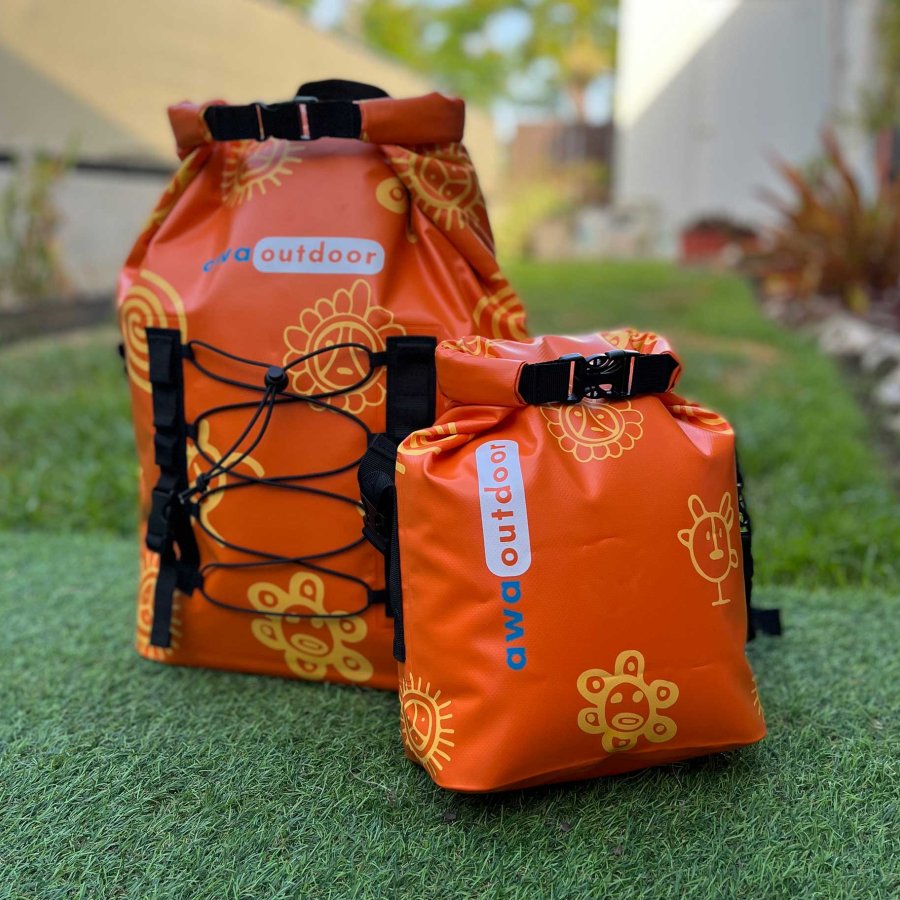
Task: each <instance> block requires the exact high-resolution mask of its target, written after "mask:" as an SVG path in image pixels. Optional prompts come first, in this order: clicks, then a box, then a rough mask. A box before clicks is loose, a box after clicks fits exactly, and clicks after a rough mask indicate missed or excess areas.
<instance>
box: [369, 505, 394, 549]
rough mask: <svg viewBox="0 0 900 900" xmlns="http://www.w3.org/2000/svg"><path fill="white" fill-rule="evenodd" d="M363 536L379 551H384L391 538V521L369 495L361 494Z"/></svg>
mask: <svg viewBox="0 0 900 900" xmlns="http://www.w3.org/2000/svg"><path fill="white" fill-rule="evenodd" d="M362 504H363V536H364V537H365V538H366V540H367V541H369V543H370V544H372V546H373V547H374V548H375V549H376V550H377V551H378V552H379V553H382V554H384V553H386V552H387V548H388V544H389V543H390V540H391V521H390V519H389V517H388V516H386V515H385V514H384V512H383V511H382V510H380V509H379V508H378V507H377V506H376V505H375V504H374V503H373V502H372V500H371V499H370V498H369V497H366V496H365V495H363V497H362Z"/></svg>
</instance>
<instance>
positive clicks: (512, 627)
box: [475, 441, 531, 670]
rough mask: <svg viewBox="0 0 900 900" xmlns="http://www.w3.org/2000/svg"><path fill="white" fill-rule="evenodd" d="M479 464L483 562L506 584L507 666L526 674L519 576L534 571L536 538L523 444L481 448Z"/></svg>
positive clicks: (477, 455) (503, 601) (500, 443)
mask: <svg viewBox="0 0 900 900" xmlns="http://www.w3.org/2000/svg"><path fill="white" fill-rule="evenodd" d="M475 463H476V466H477V469H478V497H479V501H480V503H481V531H482V535H483V537H484V560H485V562H486V563H487V567H488V569H489V570H490V571H491V573H492V574H494V575H496V576H497V577H498V578H500V579H501V582H500V602H501V604H502V609H503V628H504V631H505V632H506V634H505V643H506V664H507V666H509V668H511V669H516V670H518V669H524V668H525V666H526V665H527V663H528V656H527V652H526V648H525V621H524V619H525V617H524V614H523V612H522V607H521V606H520V604H521V603H522V586H521V583H520V582H519V581H518V577H519V576H520V575H524V574H525V572H527V571H528V569H529V568H530V566H531V537H530V535H529V533H528V510H527V509H526V507H525V485H524V482H523V480H522V468H521V466H520V464H519V445H518V444H517V443H516V442H515V441H490V442H488V443H486V444H482V445H481V446H480V447H479V448H478V449H477V450H476V451H475Z"/></svg>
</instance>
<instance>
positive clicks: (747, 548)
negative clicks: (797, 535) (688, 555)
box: [735, 454, 781, 641]
mask: <svg viewBox="0 0 900 900" xmlns="http://www.w3.org/2000/svg"><path fill="white" fill-rule="evenodd" d="M735 466H736V468H737V496H738V525H739V526H740V529H741V551H742V555H743V559H744V593H745V595H746V597H747V640H748V641H752V640H753V639H754V638H755V637H756V632H757V631H761V632H762V633H763V634H769V635H779V634H781V610H780V609H760V608H759V607H756V606H754V605H753V603H752V602H751V600H752V596H753V523H752V521H751V519H750V513H749V511H748V510H747V501H746V500H745V499H744V476H743V474H742V472H741V463H740V460H738V458H737V454H735Z"/></svg>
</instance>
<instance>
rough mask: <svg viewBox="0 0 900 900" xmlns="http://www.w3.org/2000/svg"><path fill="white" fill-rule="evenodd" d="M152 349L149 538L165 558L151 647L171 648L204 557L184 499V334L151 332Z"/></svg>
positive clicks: (158, 582) (155, 603)
mask: <svg viewBox="0 0 900 900" xmlns="http://www.w3.org/2000/svg"><path fill="white" fill-rule="evenodd" d="M147 347H148V353H149V358H150V384H151V387H152V392H153V393H152V397H153V427H154V429H155V431H154V436H153V446H154V451H155V455H156V464H157V465H158V466H159V480H158V481H157V483H156V486H155V487H154V488H153V494H152V505H151V508H150V516H149V517H148V520H147V537H146V544H147V548H148V549H149V550H151V551H152V552H154V553H158V554H159V575H158V576H157V579H156V588H155V590H154V595H153V627H152V629H151V631H150V643H151V644H152V645H153V646H154V647H168V646H169V645H170V644H171V642H172V635H171V626H172V600H173V596H174V593H175V591H176V589H177V590H180V591H183V592H184V593H186V594H189V593H191V591H193V590H194V588H195V587H198V586H199V584H200V575H199V571H198V566H199V562H200V554H199V551H198V549H197V540H196V538H195V537H194V531H193V528H192V527H191V520H190V515H189V513H188V511H187V509H186V508H185V507H184V505H183V504H182V502H181V500H180V498H179V494H180V493H181V492H182V491H184V490H185V489H186V488H187V486H188V480H187V429H186V427H185V421H184V372H183V368H182V348H181V334H180V333H179V331H178V330H177V329H171V328H148V329H147Z"/></svg>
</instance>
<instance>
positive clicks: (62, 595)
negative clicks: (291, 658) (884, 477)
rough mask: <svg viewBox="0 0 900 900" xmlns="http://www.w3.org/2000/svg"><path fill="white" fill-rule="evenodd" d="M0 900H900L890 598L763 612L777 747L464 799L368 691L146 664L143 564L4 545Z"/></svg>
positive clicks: (763, 683)
mask: <svg viewBox="0 0 900 900" xmlns="http://www.w3.org/2000/svg"><path fill="white" fill-rule="evenodd" d="M2 546H3V555H2V563H0V621H2V622H3V628H2V630H0V658H2V659H3V660H4V663H3V669H4V677H3V682H2V686H0V894H2V896H4V897H119V896H123V897H141V898H143V897H166V898H168V897H196V898H209V900H219V898H230V897H235V898H237V897H241V898H265V897H279V898H280V897H284V898H288V897H304V898H305V897H409V898H420V897H421V898H450V897H529V898H530V897H539V898H544V897H547V898H556V897H559V898H563V897H567V898H568V897H577V898H582V897H583V898H589V897H590V898H593V897H629V898H631V897H737V896H742V897H743V896H746V897H791V898H793V897H803V898H816V897H821V898H835V897H866V898H868V897H888V896H891V895H892V894H893V895H894V896H896V892H897V891H898V890H900V856H898V853H897V850H898V827H897V826H898V821H897V819H898V809H900V781H898V775H900V773H898V758H900V740H898V731H897V726H898V719H900V716H898V713H900V709H898V705H900V704H898V692H897V685H898V684H900V662H898V655H897V646H898V643H900V617H898V616H897V609H896V597H892V596H890V595H887V594H884V593H879V592H875V591H863V590H857V589H844V590H839V589H830V590H818V591H814V592H810V591H806V590H798V589H792V588H769V589H767V590H762V591H761V592H760V593H761V598H760V599H761V600H763V601H764V602H768V603H779V604H781V605H782V606H783V608H784V609H785V610H786V611H787V613H788V616H789V618H788V622H789V626H790V627H789V629H788V631H787V632H786V634H785V635H784V636H783V637H782V638H781V639H779V640H777V641H776V640H773V639H764V640H759V641H757V642H756V644H755V645H753V646H752V647H751V650H750V656H751V660H752V662H753V663H754V665H755V668H756V672H757V677H758V680H759V685H760V692H761V695H762V697H763V700H764V702H765V707H766V714H767V718H768V723H769V728H770V732H771V733H770V735H769V737H768V738H767V739H766V740H765V741H763V742H762V743H761V744H759V745H757V746H755V747H751V748H748V749H745V750H743V751H740V752H736V753H733V754H727V755H720V756H715V757H710V758H707V759H702V760H698V761H694V762H690V763H685V764H681V765H675V766H668V767H665V768H662V769H656V770H651V771H646V772H641V773H636V774H633V775H628V776H622V777H616V778H608V779H603V780H599V781H595V782H590V783H582V784H572V785H567V786H561V787H553V788H546V789H538V790H530V791H519V792H514V793H510V794H505V795H500V796H475V797H470V796H460V795H453V794H450V793H447V792H444V791H441V790H440V789H438V788H436V787H434V786H433V785H432V783H431V782H430V781H429V780H428V778H427V776H426V775H425V774H424V773H423V772H422V771H421V770H420V769H418V768H416V767H413V766H412V765H411V764H409V763H408V762H407V761H406V759H405V758H404V756H403V754H402V752H401V750H400V744H399V733H398V721H397V702H396V698H395V697H394V696H392V695H389V694H385V693H378V692H376V691H371V690H366V689H359V688H344V687H330V686H321V685H310V684H303V683H299V682H288V681H279V680H274V679H269V678H263V677H251V676H246V675H232V674H226V673H221V672H210V671H201V670H188V669H172V668H168V667H164V666H160V665H157V664H155V663H151V662H147V661H144V660H140V659H138V658H137V656H136V655H135V654H134V652H133V651H132V650H131V632H132V611H131V604H130V587H131V584H132V582H133V581H134V578H135V575H136V570H135V564H134V546H133V544H132V542H131V541H128V540H124V539H121V538H113V537H105V536H45V535H40V536H38V535H6V536H4V537H3V539H2Z"/></svg>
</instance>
